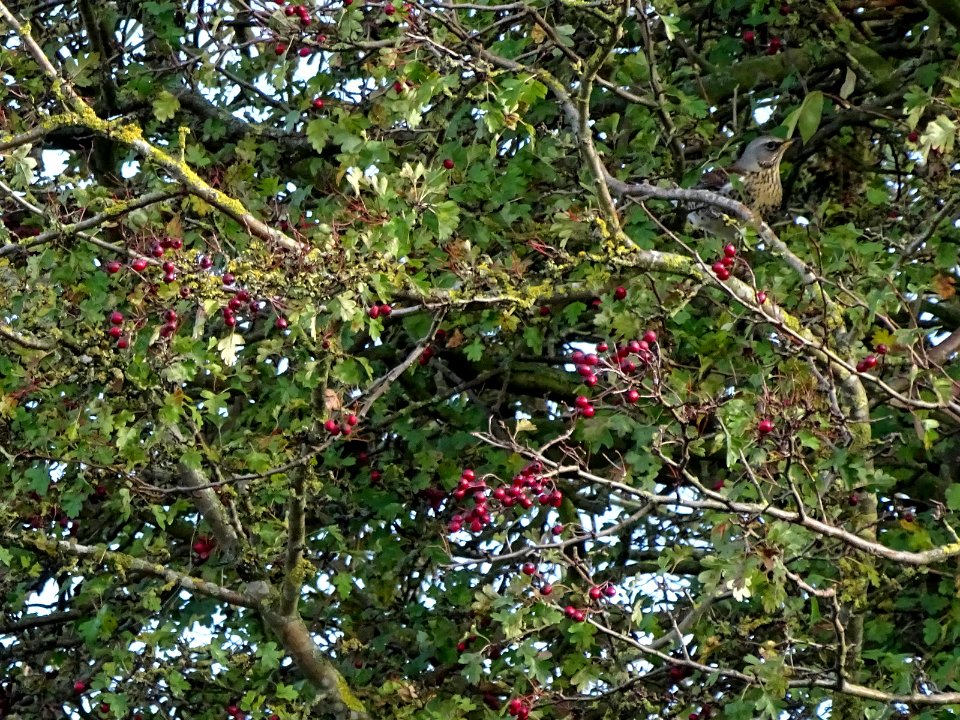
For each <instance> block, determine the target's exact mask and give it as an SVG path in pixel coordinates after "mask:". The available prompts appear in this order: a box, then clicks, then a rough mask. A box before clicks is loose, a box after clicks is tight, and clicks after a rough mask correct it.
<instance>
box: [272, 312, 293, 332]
mask: <svg viewBox="0 0 960 720" xmlns="http://www.w3.org/2000/svg"><path fill="white" fill-rule="evenodd" d="M273 324H274V326H276V328H277V330H286V329H287V326H288V325H289V324H290V323H289V322H287V319H286V318H285V317H284V316H283V315H277V319H276V320H274V321H273Z"/></svg>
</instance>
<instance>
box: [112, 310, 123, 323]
mask: <svg viewBox="0 0 960 720" xmlns="http://www.w3.org/2000/svg"><path fill="white" fill-rule="evenodd" d="M122 322H123V313H122V312H120V311H119V310H114V311H113V312H112V313H110V324H111V325H120V324H121V323H122Z"/></svg>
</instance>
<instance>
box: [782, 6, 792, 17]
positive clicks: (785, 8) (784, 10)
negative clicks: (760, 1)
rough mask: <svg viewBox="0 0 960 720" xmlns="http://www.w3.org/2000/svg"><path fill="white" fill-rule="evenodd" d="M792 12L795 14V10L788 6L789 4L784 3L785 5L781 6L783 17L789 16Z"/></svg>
mask: <svg viewBox="0 0 960 720" xmlns="http://www.w3.org/2000/svg"><path fill="white" fill-rule="evenodd" d="M792 12H793V8H792V7H790V6H789V5H787V3H784V4H783V5H781V6H780V14H781V15H789V14H790V13H792Z"/></svg>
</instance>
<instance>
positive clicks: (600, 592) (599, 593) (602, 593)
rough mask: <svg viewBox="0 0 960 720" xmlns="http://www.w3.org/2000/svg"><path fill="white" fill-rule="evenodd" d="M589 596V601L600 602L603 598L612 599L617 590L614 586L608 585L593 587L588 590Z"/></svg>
mask: <svg viewBox="0 0 960 720" xmlns="http://www.w3.org/2000/svg"><path fill="white" fill-rule="evenodd" d="M587 594H588V595H589V596H590V599H591V600H602V599H603V598H605V597H607V598H612V597H615V596H616V594H617V588H616V586H615V585H612V584H610V583H603V584H602V585H594V586H593V587H592V588H590V591H589V592H588V593H587Z"/></svg>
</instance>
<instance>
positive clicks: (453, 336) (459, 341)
mask: <svg viewBox="0 0 960 720" xmlns="http://www.w3.org/2000/svg"><path fill="white" fill-rule="evenodd" d="M461 345H463V333H462V332H460V330H459V329H455V330H454V331H453V332H452V333H450V334H449V335H447V347H448V348H451V349H454V348H458V347H460V346H461Z"/></svg>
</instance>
